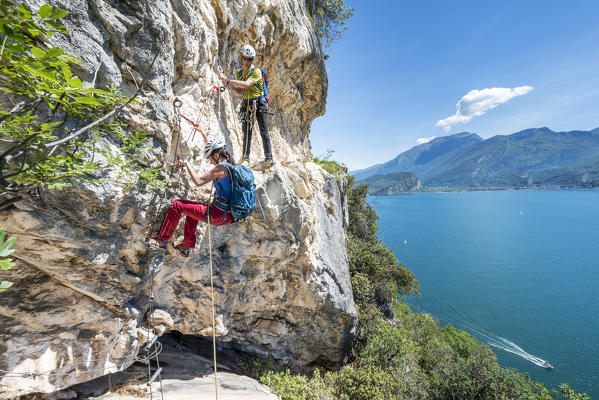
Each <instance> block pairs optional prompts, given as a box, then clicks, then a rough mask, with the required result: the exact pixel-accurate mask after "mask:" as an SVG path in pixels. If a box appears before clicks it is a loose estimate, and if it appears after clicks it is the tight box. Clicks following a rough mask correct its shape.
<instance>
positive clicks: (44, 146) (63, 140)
mask: <svg viewBox="0 0 599 400" xmlns="http://www.w3.org/2000/svg"><path fill="white" fill-rule="evenodd" d="M159 55H160V51H159V52H158V53H156V56H154V59H153V60H152V63H151V64H150V68H148V72H146V75H145V76H144V79H143V81H142V82H141V84H140V85H139V89H137V91H136V92H135V94H134V95H133V96H131V97H130V98H129V99H128V100H127V101H126V102H124V103H123V104H121V105H120V106H118V107H116V108H115V109H114V110H112V111H111V112H109V113H108V114H106V115H105V116H103V117H102V118H100V119H98V120H96V121H94V122H92V123H91V124H89V125H87V126H84V127H83V128H81V129H79V130H78V131H76V132H74V133H72V134H71V135H69V136H67V137H65V138H63V139H60V140H57V141H54V142H51V143H46V144H44V145H41V146H32V147H28V148H26V149H23V150H21V151H20V152H18V153H17V154H15V155H14V156H7V157H6V162H10V161H11V160H14V159H15V158H17V157H20V156H22V155H23V154H25V153H28V152H30V151H33V150H42V149H47V148H50V147H54V146H58V145H60V144H63V143H65V142H68V141H69V140H71V139H74V138H76V137H77V136H81V135H82V134H84V133H85V132H87V131H88V130H90V129H91V128H93V127H94V126H96V125H99V124H101V123H102V122H104V121H106V120H107V119H109V118H110V117H112V116H113V115H114V114H116V113H117V112H119V111H121V110H123V109H124V108H125V107H126V106H127V105H129V103H131V102H132V101H133V100H134V99H135V98H136V97H137V96H138V95H139V94H140V93H141V91H142V90H143V88H144V85H145V84H146V82H147V80H148V76H149V75H150V72H151V71H152V67H153V66H154V62H156V59H157V58H158V56H159Z"/></svg>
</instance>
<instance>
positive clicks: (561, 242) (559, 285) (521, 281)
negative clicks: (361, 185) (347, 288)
mask: <svg viewBox="0 0 599 400" xmlns="http://www.w3.org/2000/svg"><path fill="white" fill-rule="evenodd" d="M369 202H370V203H371V204H372V205H373V206H374V208H375V210H376V211H377V213H378V214H379V216H380V220H379V227H380V232H379V237H381V238H382V239H383V241H385V243H387V245H388V246H389V247H391V248H392V249H393V250H394V251H395V254H396V255H397V257H398V258H399V260H401V261H402V262H403V263H404V264H406V266H408V268H410V269H411V270H412V271H413V272H414V274H415V275H416V278H417V279H418V280H419V281H420V284H421V288H422V292H423V296H422V297H421V298H419V299H412V300H410V303H411V305H412V308H413V309H414V310H415V311H423V312H429V313H431V314H433V315H434V316H435V317H436V318H437V319H439V320H440V321H441V322H444V323H446V322H451V323H452V324H454V325H455V326H457V327H459V328H462V329H465V330H468V331H470V332H471V333H472V334H474V335H475V336H478V337H479V338H481V339H483V341H486V342H492V340H491V339H496V336H495V334H497V335H498V336H501V337H503V338H505V339H507V340H509V341H510V342H513V343H514V344H515V345H517V346H519V347H520V348H522V349H523V350H524V351H526V352H527V353H529V354H530V355H533V356H535V357H538V358H540V359H543V360H547V361H548V362H550V363H551V364H553V366H554V367H555V368H554V369H553V370H549V369H545V368H542V367H540V366H538V365H536V364H534V363H533V362H531V361H529V360H527V359H526V358H525V356H524V355H523V354H522V353H520V354H513V353H510V352H508V351H505V350H502V349H501V348H498V347H492V349H493V351H494V353H495V354H496V355H497V359H498V362H499V363H500V364H501V365H502V366H505V367H512V368H515V369H517V370H518V371H521V372H528V373H529V374H530V375H531V377H532V378H533V379H534V380H538V381H541V382H543V383H545V384H546V385H547V386H549V387H550V388H553V387H557V385H558V384H560V383H562V382H568V383H570V385H571V386H572V387H573V388H574V389H575V390H578V391H584V392H587V393H588V394H590V395H591V396H592V397H593V398H599V191H595V190H589V191H583V190H580V191H576V190H568V191H566V190H561V191H489V192H452V193H417V194H408V195H398V196H386V197H369ZM437 300H438V301H437ZM464 317H467V318H469V319H470V320H468V319H467V318H464ZM472 321H474V322H476V323H477V324H474V323H473V322H472ZM483 327H484V329H483ZM494 343H495V344H497V342H494ZM500 343H505V342H500ZM508 349H512V350H513V349H514V347H509V346H508Z"/></svg>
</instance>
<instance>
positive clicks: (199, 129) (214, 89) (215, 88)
mask: <svg viewBox="0 0 599 400" xmlns="http://www.w3.org/2000/svg"><path fill="white" fill-rule="evenodd" d="M224 90H225V88H224V87H220V86H216V85H215V86H212V88H211V89H210V93H208V96H206V98H205V99H204V105H203V106H202V110H201V111H200V116H199V117H198V119H197V121H195V122H194V121H193V120H191V119H190V118H188V117H186V116H185V115H183V114H181V117H182V118H183V119H184V120H185V121H187V122H189V123H190V124H191V126H193V130H192V131H191V132H190V133H189V135H188V136H187V138H186V139H185V140H186V141H187V142H189V141H190V140H189V139H190V138H191V142H193V141H194V139H195V134H196V132H200V134H201V135H202V137H203V138H204V142H206V141H207V140H208V139H207V137H206V134H205V133H204V131H203V129H202V127H201V125H200V123H201V121H202V118H203V117H204V115H205V114H206V110H207V109H208V103H209V102H210V99H212V96H214V93H218V94H219V99H220V92H222V91H224ZM219 109H220V100H219ZM219 114H220V111H219ZM219 118H220V117H219Z"/></svg>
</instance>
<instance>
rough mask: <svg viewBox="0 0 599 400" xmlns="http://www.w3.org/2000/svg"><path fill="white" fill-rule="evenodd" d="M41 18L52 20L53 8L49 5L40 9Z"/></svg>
mask: <svg viewBox="0 0 599 400" xmlns="http://www.w3.org/2000/svg"><path fill="white" fill-rule="evenodd" d="M39 15H40V18H42V19H44V18H50V16H51V15H52V6H51V5H49V4H46V5H43V6H41V7H40V11H39Z"/></svg>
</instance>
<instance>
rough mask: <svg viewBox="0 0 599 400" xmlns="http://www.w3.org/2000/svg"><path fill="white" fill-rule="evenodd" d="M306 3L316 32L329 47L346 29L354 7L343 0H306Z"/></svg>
mask: <svg viewBox="0 0 599 400" xmlns="http://www.w3.org/2000/svg"><path fill="white" fill-rule="evenodd" d="M306 5H307V7H308V14H309V16H310V19H311V21H312V24H313V25H314V30H315V31H316V34H317V35H318V37H319V38H320V40H321V42H322V44H323V46H324V47H327V48H331V46H332V44H333V41H334V40H336V39H340V38H341V37H342V35H343V31H345V30H346V29H347V26H346V24H347V21H348V20H349V19H350V18H351V16H352V15H353V13H354V9H353V8H350V7H348V6H347V5H345V3H344V1H343V0H307V1H306Z"/></svg>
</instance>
